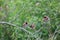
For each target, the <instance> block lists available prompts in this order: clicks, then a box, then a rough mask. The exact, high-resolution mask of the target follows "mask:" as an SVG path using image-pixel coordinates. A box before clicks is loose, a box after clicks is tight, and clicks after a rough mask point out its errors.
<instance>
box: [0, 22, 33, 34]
mask: <svg viewBox="0 0 60 40" xmlns="http://www.w3.org/2000/svg"><path fill="white" fill-rule="evenodd" d="M0 24H7V25H11V26H15V27H19V26H17V25H15V24H12V23H9V22H0ZM19 28H20V29H21V30H23V31H25V32H27V33H29V34H31V35H32V33H31V32H29V31H27V30H26V29H24V28H22V27H19Z"/></svg>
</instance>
